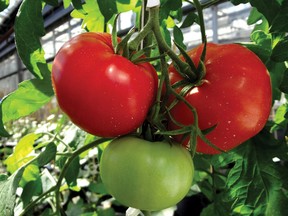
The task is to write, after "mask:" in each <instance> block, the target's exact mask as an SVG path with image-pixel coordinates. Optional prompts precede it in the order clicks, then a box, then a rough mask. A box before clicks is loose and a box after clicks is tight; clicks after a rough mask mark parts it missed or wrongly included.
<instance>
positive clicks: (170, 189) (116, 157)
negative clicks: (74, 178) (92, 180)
mask: <svg viewBox="0 0 288 216" xmlns="http://www.w3.org/2000/svg"><path fill="white" fill-rule="evenodd" d="M100 175H101V178H102V181H103V183H104V185H105V188H106V189H107V191H108V192H109V193H110V194H111V195H113V196H114V197H115V198H116V200H117V201H119V202H120V203H122V204H123V205H126V206H129V207H134V208H137V209H141V210H147V211H156V210H161V209H164V208H168V207H171V206H174V205H176V204H177V203H178V202H179V201H180V200H182V199H183V198H184V197H185V195H186V194H187V193H188V191H189V189H190V187H191V184H192V179H193V176H194V166H193V161H192V159H191V155H190V153H189V152H188V151H187V150H186V149H185V148H183V147H182V146H181V145H180V144H178V143H172V144H170V143H167V142H149V141H146V140H143V139H140V138H137V137H132V136H124V137H120V138H116V139H115V140H113V141H112V142H111V143H109V144H108V146H107V147H106V148H105V149H104V152H103V155H102V157H101V159H100Z"/></svg>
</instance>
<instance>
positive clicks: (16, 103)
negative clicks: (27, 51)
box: [0, 77, 54, 136]
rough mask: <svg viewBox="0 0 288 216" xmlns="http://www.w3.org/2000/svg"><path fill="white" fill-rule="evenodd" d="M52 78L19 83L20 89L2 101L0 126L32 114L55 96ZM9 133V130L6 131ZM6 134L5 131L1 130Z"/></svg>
mask: <svg viewBox="0 0 288 216" xmlns="http://www.w3.org/2000/svg"><path fill="white" fill-rule="evenodd" d="M53 95H54V91H53V89H52V84H51V79H50V78H48V77H47V78H46V77H45V78H44V79H42V80H40V79H31V80H25V81H23V82H22V83H20V84H19V85H18V89H16V90H15V91H14V92H12V93H10V94H9V95H7V96H6V97H4V98H3V100H2V101H1V103H0V111H1V114H0V117H1V120H2V121H0V128H2V127H3V128H4V126H3V125H4V123H6V122H9V121H11V120H16V119H19V118H21V117H24V116H27V115H30V114H31V113H33V112H35V111H37V110H39V109H40V108H41V107H43V106H44V105H45V104H47V103H48V102H49V101H50V100H51V99H52V97H53ZM6 133H7V132H6ZM0 135H1V136H5V135H6V134H5V131H3V132H2V131H1V130H0Z"/></svg>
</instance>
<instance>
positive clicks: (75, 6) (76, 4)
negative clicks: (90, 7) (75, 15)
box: [71, 0, 87, 15]
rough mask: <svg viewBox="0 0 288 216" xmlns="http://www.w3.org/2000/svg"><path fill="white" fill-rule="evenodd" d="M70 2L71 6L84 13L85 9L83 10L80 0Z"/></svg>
mask: <svg viewBox="0 0 288 216" xmlns="http://www.w3.org/2000/svg"><path fill="white" fill-rule="evenodd" d="M71 3H72V5H73V7H74V8H75V9H76V10H77V11H79V12H80V13H82V14H84V15H86V14H87V13H86V11H85V10H84V8H83V5H82V1H81V0H71Z"/></svg>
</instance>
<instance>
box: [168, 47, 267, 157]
mask: <svg viewBox="0 0 288 216" xmlns="http://www.w3.org/2000/svg"><path fill="white" fill-rule="evenodd" d="M202 49H203V46H202V45H201V46H198V47H196V48H195V49H193V50H191V51H189V52H188V55H189V56H190V57H191V59H192V60H193V61H194V63H195V64H196V65H198V62H199V59H200V55H201V52H202ZM204 64H205V67H206V75H205V77H204V82H203V84H201V85H200V86H198V87H195V88H193V89H192V90H190V91H189V93H188V94H187V95H186V96H185V99H186V100H187V101H188V102H189V103H190V104H191V105H192V106H193V107H195V108H196V110H197V113H198V118H199V128H200V129H201V130H204V129H208V128H211V127H212V126H213V125H216V128H215V129H214V130H213V131H212V132H210V133H209V134H208V135H207V136H206V137H207V138H208V139H209V140H210V141H211V142H212V143H213V144H214V145H216V146H218V147H219V148H221V149H222V150H224V151H229V150H230V149H233V148H234V147H236V146H238V145H240V144H241V143H243V142H244V141H246V140H248V139H249V138H251V137H253V136H254V135H256V134H257V133H258V132H259V131H260V130H261V129H262V128H263V127H264V125H265V124H266V121H267V119H268V117H269V114H270V109H271V101H272V93H271V81H270V76H269V73H268V71H267V69H266V67H265V65H264V64H263V63H262V62H261V60H260V59H259V58H258V57H257V56H256V55H255V54H254V53H253V52H251V51H250V50H248V49H247V48H245V47H242V46H240V45H237V44H222V45H218V44H212V43H208V45H207V54H206V59H205V61H204ZM169 71H170V73H169V77H170V82H171V83H172V84H173V83H175V82H177V81H179V80H181V79H182V78H181V76H180V75H179V73H178V72H177V71H176V69H175V68H174V67H173V66H172V65H171V66H170V67H169ZM171 115H172V116H173V117H174V118H175V120H177V121H178V122H180V123H182V124H185V125H191V124H192V123H193V122H194V118H193V115H192V113H191V111H190V110H189V109H188V108H187V106H185V104H184V103H183V102H180V103H178V104H177V105H176V106H175V107H174V108H173V109H172V110H171ZM169 128H170V129H171V130H174V129H178V127H177V126H176V125H175V124H174V123H173V122H172V121H170V122H169ZM175 139H176V140H178V141H179V140H181V136H180V135H179V136H176V137H175ZM183 144H184V145H186V146H188V145H189V143H188V139H186V140H185V141H184V142H183ZM196 150H197V152H201V153H205V154H217V153H219V151H217V150H216V149H214V148H212V147H210V146H208V145H207V144H206V143H205V142H203V140H201V139H200V138H199V137H198V140H197V149H196Z"/></svg>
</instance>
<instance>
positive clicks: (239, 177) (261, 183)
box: [212, 131, 288, 215]
mask: <svg viewBox="0 0 288 216" xmlns="http://www.w3.org/2000/svg"><path fill="white" fill-rule="evenodd" d="M262 133H263V134H261V135H259V136H258V137H255V138H254V139H253V140H250V141H248V142H247V143H246V144H243V145H241V146H240V147H238V148H237V149H235V150H234V151H231V152H230V153H228V154H221V155H217V156H215V157H214V163H213V164H214V166H215V167H218V166H219V165H220V167H221V166H223V165H224V166H227V165H228V164H231V163H234V164H235V165H234V166H233V168H232V169H231V170H230V172H229V174H228V177H227V185H226V190H225V192H224V193H225V194H224V195H225V198H226V200H230V201H232V202H233V205H232V206H231V213H230V214H229V215H231V214H241V215H248V214H251V215H252V214H253V215H261V214H263V212H265V211H266V212H270V210H272V209H275V210H276V212H275V215H285V214H287V208H286V206H285V205H284V206H279V204H278V203H277V202H275V197H278V196H280V197H282V199H283V200H285V202H287V201H288V197H285V195H284V192H285V191H287V190H288V184H287V182H286V179H287V178H288V172H287V171H288V170H287V167H284V166H282V165H281V164H277V163H275V162H273V158H274V157H276V156H277V157H280V155H283V157H284V159H285V160H287V146H286V144H285V143H280V142H277V141H276V140H274V143H273V144H271V142H269V144H267V143H268V142H267V139H266V138H265V139H263V137H264V136H268V137H269V139H270V140H273V138H272V137H271V136H272V135H271V134H270V133H269V132H263V131H262ZM215 159H216V160H215ZM212 161H213V159H212ZM277 211H278V212H277ZM280 213H282V214H280ZM268 215H269V214H268Z"/></svg>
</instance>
